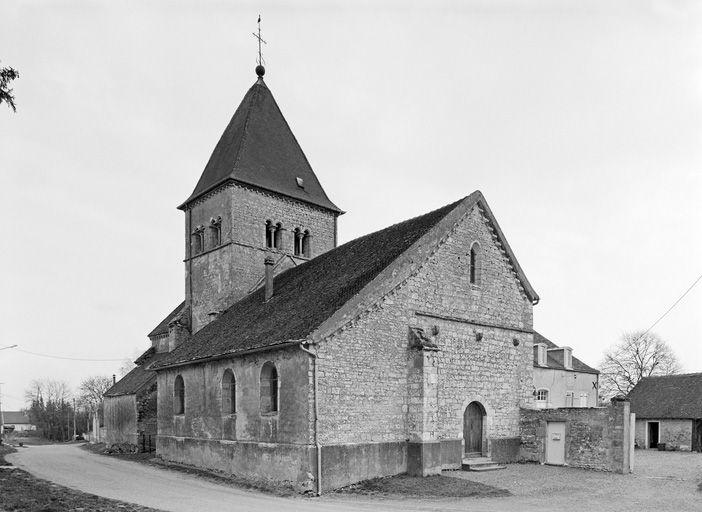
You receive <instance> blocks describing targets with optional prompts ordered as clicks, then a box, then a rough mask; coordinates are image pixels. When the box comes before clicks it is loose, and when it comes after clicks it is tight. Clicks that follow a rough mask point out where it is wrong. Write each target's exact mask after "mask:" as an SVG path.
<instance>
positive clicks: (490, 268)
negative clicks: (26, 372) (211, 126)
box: [139, 66, 539, 492]
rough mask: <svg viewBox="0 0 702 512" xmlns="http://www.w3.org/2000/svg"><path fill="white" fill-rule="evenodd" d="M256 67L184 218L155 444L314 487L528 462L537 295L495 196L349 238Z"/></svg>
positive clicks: (164, 333) (192, 458) (156, 370)
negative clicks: (478, 461) (523, 419)
mask: <svg viewBox="0 0 702 512" xmlns="http://www.w3.org/2000/svg"><path fill="white" fill-rule="evenodd" d="M257 74H258V80H257V81H256V83H255V84H254V85H253V86H252V87H251V88H250V89H249V91H248V92H247V93H246V95H245V96H244V99H243V101H242V102H241V104H240V105H239V107H238V108H237V110H236V112H235V113H234V116H233V117H232V118H231V121H230V122H229V124H228V126H227V127H226V128H225V130H224V133H223V134H222V137H221V138H220V140H219V142H218V143H217V145H216V147H215V149H214V151H213V153H212V156H211V157H210V160H209V162H208V163H207V165H206V166H205V169H204V172H203V173H202V175H201V176H200V179H199V181H198V182H197V184H196V186H195V189H194V191H193V193H192V194H191V195H190V197H188V198H187V200H186V201H185V202H184V203H183V204H182V205H180V207H179V208H180V209H181V210H182V211H183V212H184V214H185V301H184V302H183V303H182V304H180V305H178V306H177V307H176V308H175V310H174V311H173V312H172V313H171V314H169V315H168V316H167V317H166V318H165V319H164V320H163V321H162V322H161V323H160V324H159V325H158V326H157V327H156V328H155V329H154V330H153V331H152V333H151V334H150V335H149V337H150V339H151V342H152V348H151V349H150V354H151V355H150V358H149V364H148V366H144V367H142V368H140V369H139V371H148V372H149V373H150V374H152V375H154V376H155V379H156V382H157V411H158V412H157V431H158V435H157V453H158V454H159V455H160V456H161V457H163V458H164V459H167V460H172V461H178V462H183V463H187V464H191V465H195V466H200V467H203V468H211V469H216V470H221V471H225V472H228V473H233V474H237V475H242V476H246V477H250V478H257V479H264V480H265V479H270V480H276V481H283V482H287V483H290V484H291V485H293V486H295V487H296V488H298V489H309V490H312V491H317V492H321V491H322V490H326V489H333V488H337V487H340V486H343V485H347V484H350V483H353V482H357V481H360V480H363V479H367V478H372V477H377V476H384V475H393V474H398V473H403V472H409V473H410V474H415V475H429V474H433V473H438V472H439V471H441V469H442V468H443V469H447V468H460V467H461V463H462V460H463V459H464V457H466V456H481V455H483V456H493V457H494V458H497V459H500V460H503V461H507V460H516V457H517V452H518V450H519V414H520V407H531V405H532V403H533V400H534V396H533V389H534V387H533V380H532V374H533V349H532V346H533V327H532V307H533V305H535V304H536V303H537V302H538V300H539V297H538V295H537V294H536V292H535V291H534V289H533V288H532V286H531V284H530V283H529V281H528V280H527V278H526V276H525V274H524V272H523V271H522V269H521V267H520V266H519V263H518V262H517V259H516V257H515V255H514V253H513V252H512V250H511V249H510V246H509V244H508V243H507V240H506V238H505V236H504V234H503V233H502V230H501V229H500V226H499V225H498V223H497V220H496V219H495V216H494V215H493V213H492V211H491V210H490V207H489V206H488V204H487V201H486V199H485V197H483V195H482V194H481V193H480V192H479V191H476V192H473V193H472V194H470V195H468V196H466V197H464V198H463V199H460V200H458V201H455V202H452V203H451V204H448V205H446V206H444V207H443V208H439V209H438V210H434V211H431V212H429V213H425V214H423V215H420V216H418V217H415V218H412V219H409V220H406V221H404V222H401V223H399V224H395V225H393V226H390V227H388V228H386V229H383V230H381V231H378V232H375V233H372V234H369V235H366V236H363V237H361V238H358V239H356V240H353V241H351V242H348V243H346V244H344V245H341V246H337V220H338V218H339V216H340V215H341V214H342V213H343V212H342V210H341V209H340V208H339V207H338V206H336V205H335V204H334V203H333V202H332V201H331V200H330V199H329V197H328V196H327V194H326V193H325V192H324V189H323V188H322V186H321V184H320V182H319V180H318V179H317V176H316V175H315V173H314V171H313V170H312V168H311V167H310V164H309V162H308V161H307V158H306V157H305V154H304V153H303V151H302V149H301V148H300V145H299V144H298V142H297V140H296V139H295V136H294V135H293V133H292V131H291V129H290V126H289V125H288V123H287V122H286V120H285V118H284V117H283V115H282V113H281V111H280V109H279V107H278V105H277V104H276V101H275V100H274V98H273V95H272V94H271V91H270V89H269V88H268V86H267V85H266V83H265V82H264V80H263V75H264V70H263V68H262V67H260V66H259V67H258V68H257ZM173 257H177V255H173Z"/></svg>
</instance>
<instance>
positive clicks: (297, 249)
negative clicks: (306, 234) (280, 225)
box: [293, 228, 303, 256]
mask: <svg viewBox="0 0 702 512" xmlns="http://www.w3.org/2000/svg"><path fill="white" fill-rule="evenodd" d="M302 237H303V234H302V231H300V228H295V243H294V245H293V254H294V255H295V256H301V255H302Z"/></svg>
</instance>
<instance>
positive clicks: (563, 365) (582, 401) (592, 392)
mask: <svg viewBox="0 0 702 512" xmlns="http://www.w3.org/2000/svg"><path fill="white" fill-rule="evenodd" d="M599 376H600V372H599V371H597V370H596V369H594V368H592V367H590V366H588V365H587V364H585V363H583V362H582V361H581V360H580V359H578V358H577V357H573V349H572V348H571V347H568V346H562V347H559V346H558V345H556V344H555V343H554V342H552V341H551V340H549V339H548V338H546V337H545V336H543V335H541V334H539V333H538V332H536V331H534V391H533V393H534V405H535V406H536V407H539V408H543V409H552V408H557V407H597V395H598V388H599Z"/></svg>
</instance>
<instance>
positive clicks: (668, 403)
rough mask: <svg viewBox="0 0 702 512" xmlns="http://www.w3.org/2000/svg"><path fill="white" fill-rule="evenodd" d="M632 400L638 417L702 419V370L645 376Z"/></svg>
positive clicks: (631, 393) (636, 388)
mask: <svg viewBox="0 0 702 512" xmlns="http://www.w3.org/2000/svg"><path fill="white" fill-rule="evenodd" d="M629 400H630V401H631V412H633V413H636V416H637V417H638V418H663V419H666V418H667V419H674V418H679V419H687V418H691V419H694V418H702V373H686V374H681V375H665V376H656V377H644V378H643V379H641V380H640V381H639V382H638V383H637V384H636V386H634V389H632V390H631V392H629Z"/></svg>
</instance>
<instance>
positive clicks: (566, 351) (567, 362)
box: [563, 347, 573, 370]
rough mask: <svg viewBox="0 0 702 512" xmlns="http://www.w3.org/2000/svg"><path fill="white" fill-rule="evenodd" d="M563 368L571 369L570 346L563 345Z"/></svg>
mask: <svg viewBox="0 0 702 512" xmlns="http://www.w3.org/2000/svg"><path fill="white" fill-rule="evenodd" d="M563 368H565V369H567V370H572V369H573V349H572V348H570V347H563Z"/></svg>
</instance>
